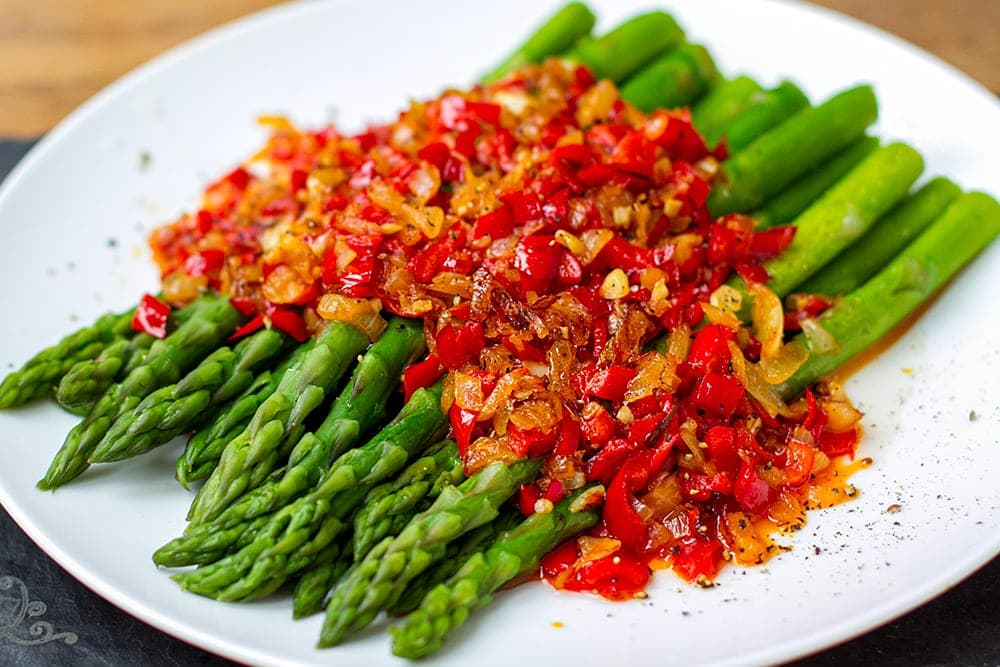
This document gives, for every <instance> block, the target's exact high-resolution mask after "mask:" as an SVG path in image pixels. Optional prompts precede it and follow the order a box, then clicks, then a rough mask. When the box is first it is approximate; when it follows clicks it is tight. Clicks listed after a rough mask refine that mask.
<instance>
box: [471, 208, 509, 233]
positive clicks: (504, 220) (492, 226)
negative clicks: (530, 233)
mask: <svg viewBox="0 0 1000 667" xmlns="http://www.w3.org/2000/svg"><path fill="white" fill-rule="evenodd" d="M513 231H514V216H513V214H512V213H511V208H510V207H509V206H501V207H500V208H498V209H496V210H495V211H491V212H489V213H487V214H486V215H481V216H479V217H478V218H476V222H475V224H474V225H473V226H472V236H473V238H477V239H478V238H482V237H483V236H487V235H488V236H489V237H490V238H492V239H493V240H494V241H495V240H497V239H502V238H506V237H508V236H510V234H511V232H513Z"/></svg>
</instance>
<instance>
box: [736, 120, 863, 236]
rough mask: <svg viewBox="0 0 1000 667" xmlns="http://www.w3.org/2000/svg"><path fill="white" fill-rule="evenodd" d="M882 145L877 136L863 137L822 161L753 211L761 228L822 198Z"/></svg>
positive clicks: (784, 219)
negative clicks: (821, 196)
mask: <svg viewBox="0 0 1000 667" xmlns="http://www.w3.org/2000/svg"><path fill="white" fill-rule="evenodd" d="M878 146H879V141H878V139H876V138H874V137H864V138H862V139H859V140H857V141H855V142H854V143H853V144H851V145H849V146H848V147H847V148H845V149H843V150H842V151H840V152H839V153H837V154H836V155H835V156H833V157H831V158H830V159H829V160H827V161H825V162H824V163H823V164H822V165H820V166H819V167H817V168H815V169H814V170H813V171H811V172H809V173H808V174H806V175H805V176H802V177H801V178H799V179H798V180H797V181H795V182H794V183H792V184H791V185H789V186H788V187H787V188H785V189H784V190H782V191H781V192H780V193H779V194H778V195H776V196H775V197H772V198H771V199H770V201H768V202H767V204H766V205H764V206H763V207H762V208H759V209H757V210H756V211H754V212H753V213H751V215H753V217H754V218H755V219H756V220H757V227H758V228H759V229H767V228H769V227H774V226H776V225H784V224H786V223H789V222H791V221H792V220H794V219H795V218H797V217H798V216H799V214H800V213H802V211H804V210H806V209H807V208H809V206H810V205H811V204H812V203H813V202H815V201H816V200H817V199H819V197H820V195H822V194H823V193H824V192H826V191H827V190H828V189H830V187H831V186H833V184H834V183H836V182H837V181H839V180H840V179H841V178H842V177H843V176H844V174H846V173H847V172H849V171H850V170H851V169H853V168H854V166H855V165H857V164H858V163H859V162H861V160H862V159H864V158H865V157H866V156H868V155H870V154H871V153H872V151H874V150H875V149H876V148H878Z"/></svg>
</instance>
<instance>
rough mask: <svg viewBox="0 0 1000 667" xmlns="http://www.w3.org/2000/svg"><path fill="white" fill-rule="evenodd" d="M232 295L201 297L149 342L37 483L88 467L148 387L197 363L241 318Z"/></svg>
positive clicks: (45, 485)
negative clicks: (184, 315)
mask: <svg viewBox="0 0 1000 667" xmlns="http://www.w3.org/2000/svg"><path fill="white" fill-rule="evenodd" d="M239 317H240V316H239V313H237V312H236V310H235V309H234V308H233V307H232V306H231V305H229V300H228V299H225V298H222V297H216V296H205V297H202V299H201V301H200V303H199V306H198V308H197V309H196V310H195V311H194V312H192V314H191V317H190V319H188V320H186V321H185V322H184V323H183V324H181V325H180V326H179V327H177V329H176V330H175V331H174V332H173V333H172V334H170V335H169V336H167V337H166V338H164V339H162V340H158V341H156V342H155V343H153V345H152V346H151V347H150V348H149V352H148V353H147V354H146V357H145V359H144V361H143V364H142V365H141V366H139V367H137V368H135V369H134V370H132V372H131V373H129V374H128V376H126V377H125V379H124V380H122V381H121V383H119V384H115V385H112V386H111V387H110V388H109V389H108V390H107V391H106V392H105V393H104V395H103V396H101V398H100V400H98V401H97V403H96V404H95V405H94V407H93V409H92V410H91V411H90V413H88V414H87V416H86V418H84V420H83V421H82V422H81V423H80V424H78V425H77V426H76V427H74V428H73V430H71V431H70V433H69V435H68V436H67V437H66V441H65V442H64V443H63V446H62V448H61V449H60V450H59V452H57V453H56V456H55V458H54V459H53V461H52V464H51V465H50V466H49V469H48V471H47V472H46V473H45V476H44V477H43V478H42V479H41V480H40V481H39V482H38V488H40V489H42V490H51V489H54V488H56V487H57V486H60V485H62V484H65V483H66V482H68V481H70V480H71V479H73V478H74V477H76V476H77V475H79V474H80V473H82V472H83V471H84V470H86V469H87V467H88V465H89V463H88V458H89V456H90V454H91V453H92V452H93V450H94V448H95V447H96V446H97V444H98V443H99V442H100V441H101V438H103V437H104V434H105V433H107V430H108V428H110V426H111V423H112V422H113V421H114V420H115V419H116V418H117V417H118V416H119V415H121V414H124V413H127V412H129V411H130V410H132V409H134V408H135V406H136V405H138V404H139V402H140V401H141V400H142V399H143V398H144V397H145V396H146V395H148V394H149V393H150V392H152V391H154V390H155V389H157V388H158V387H161V386H163V385H165V384H169V383H171V382H176V381H177V380H178V378H180V376H181V374H182V373H184V372H186V371H187V370H189V369H190V368H191V367H193V366H194V365H195V364H197V363H198V362H199V361H200V360H201V359H202V358H204V357H205V356H206V355H207V354H209V353H210V352H211V351H212V350H213V349H215V348H216V347H218V345H219V344H220V343H221V342H222V341H224V340H225V339H226V336H228V335H229V334H230V332H232V330H233V329H234V328H235V327H236V324H237V323H238V322H239Z"/></svg>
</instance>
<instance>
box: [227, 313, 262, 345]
mask: <svg viewBox="0 0 1000 667" xmlns="http://www.w3.org/2000/svg"><path fill="white" fill-rule="evenodd" d="M263 328H264V316H263V315H256V316H255V317H253V318H252V319H251V320H250V321H249V322H247V323H246V324H244V325H243V326H241V327H240V328H239V329H237V330H236V331H235V332H233V335H231V336H230V337H229V340H239V339H241V338H244V337H246V336H249V335H250V334H252V333H253V332H255V331H260V330H261V329H263Z"/></svg>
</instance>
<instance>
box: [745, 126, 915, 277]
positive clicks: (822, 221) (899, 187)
mask: <svg viewBox="0 0 1000 667" xmlns="http://www.w3.org/2000/svg"><path fill="white" fill-rule="evenodd" d="M923 168H924V161H923V158H921V157H920V154H919V153H917V152H916V151H915V150H913V149H912V148H910V147H909V146H907V145H906V144H900V143H896V144H890V145H888V146H885V147H883V148H880V149H878V150H877V151H875V152H874V153H872V154H871V155H869V156H868V157H867V158H865V159H864V160H862V161H861V163H860V164H858V165H857V166H856V167H855V168H854V169H852V170H851V171H850V172H849V173H848V174H847V175H846V176H845V177H844V178H842V179H841V180H840V182H838V183H837V184H836V185H834V186H833V187H832V188H830V189H829V190H828V191H827V192H826V193H825V194H824V195H823V196H822V197H820V198H819V199H818V200H816V202H815V203H814V204H813V205H812V206H810V207H809V208H808V209H806V211H805V212H804V213H802V215H800V216H799V217H798V218H796V220H795V227H796V232H795V239H794V240H793V241H792V244H791V245H790V246H789V247H788V248H787V249H786V250H785V251H784V252H783V253H781V255H780V256H778V257H776V258H775V259H772V260H770V261H768V262H766V263H765V264H764V268H765V269H767V272H768V275H770V276H771V280H770V281H769V282H768V287H770V288H771V290H773V291H774V293H775V294H777V295H778V296H784V295H786V294H788V293H789V292H790V291H792V290H793V289H795V288H796V287H797V286H798V285H800V284H801V283H802V282H803V281H804V280H805V279H806V278H808V277H809V276H811V275H812V274H813V273H815V272H816V271H817V270H818V269H819V268H820V267H822V266H824V265H825V264H826V263H827V262H829V261H830V260H831V259H833V258H834V257H835V256H836V255H837V253H838V252H840V251H841V250H843V249H844V248H846V247H847V246H848V245H850V244H851V243H852V242H853V241H855V240H856V239H857V238H858V237H860V236H861V235H862V234H864V233H865V231H866V230H867V229H868V228H869V227H870V226H871V225H872V224H874V223H875V221H876V220H878V219H879V218H880V217H881V216H882V215H883V214H884V213H885V212H886V211H888V210H889V209H891V208H892V207H893V206H894V205H895V204H896V203H897V202H898V201H900V200H901V199H902V198H903V197H904V196H905V195H906V192H907V190H909V189H910V186H911V185H912V184H913V182H914V181H916V180H917V177H918V176H920V172H921V171H923Z"/></svg>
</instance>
